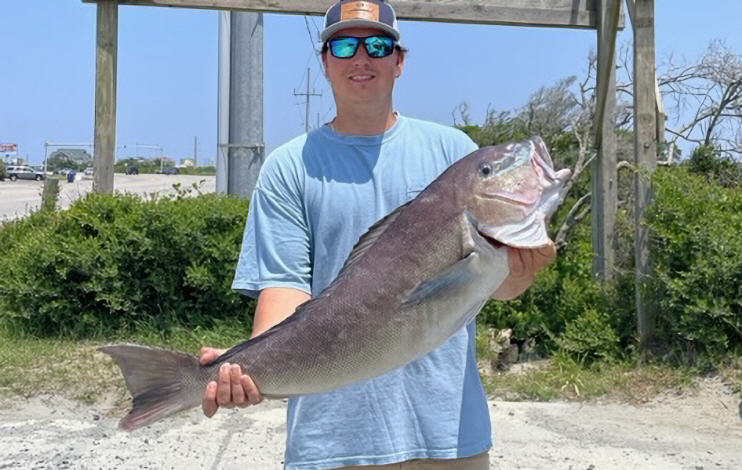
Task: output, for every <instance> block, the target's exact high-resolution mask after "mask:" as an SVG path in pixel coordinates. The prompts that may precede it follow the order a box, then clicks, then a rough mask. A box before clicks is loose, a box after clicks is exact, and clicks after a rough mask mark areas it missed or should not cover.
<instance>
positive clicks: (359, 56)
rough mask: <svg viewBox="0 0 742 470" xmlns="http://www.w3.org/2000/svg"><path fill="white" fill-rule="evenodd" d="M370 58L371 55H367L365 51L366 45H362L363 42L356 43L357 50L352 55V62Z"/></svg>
mask: <svg viewBox="0 0 742 470" xmlns="http://www.w3.org/2000/svg"><path fill="white" fill-rule="evenodd" d="M370 60H371V56H369V55H368V52H367V51H366V47H365V46H364V45H363V43H361V44H359V45H358V50H357V51H356V55H354V56H353V61H354V62H369V61H370Z"/></svg>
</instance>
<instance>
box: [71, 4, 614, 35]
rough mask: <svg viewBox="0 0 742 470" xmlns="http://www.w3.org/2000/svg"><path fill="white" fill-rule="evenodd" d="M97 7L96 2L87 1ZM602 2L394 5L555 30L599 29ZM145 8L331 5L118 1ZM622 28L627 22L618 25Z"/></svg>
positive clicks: (408, 15) (409, 11)
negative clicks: (598, 4)
mask: <svg viewBox="0 0 742 470" xmlns="http://www.w3.org/2000/svg"><path fill="white" fill-rule="evenodd" d="M83 1H84V2H86V3H95V2H96V0H83ZM598 1H599V0H395V1H392V2H391V3H392V5H393V6H394V10H395V11H396V12H397V17H398V18H399V19H401V20H413V21H438V22H445V23H477V24H500V25H520V26H546V27H557V28H560V27H561V28H588V29H589V28H592V29H595V28H596V27H597V16H598V14H597V2H598ZM119 3H120V4H121V5H145V6H162V7H180V8H206V9H211V10H233V11H254V12H261V13H286V14H299V15H324V14H325V10H327V8H328V7H329V6H330V5H331V4H332V0H119ZM620 27H621V28H623V21H621V22H620Z"/></svg>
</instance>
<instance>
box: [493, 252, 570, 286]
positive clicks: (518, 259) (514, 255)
mask: <svg viewBox="0 0 742 470" xmlns="http://www.w3.org/2000/svg"><path fill="white" fill-rule="evenodd" d="M507 249H508V265H509V267H510V275H508V277H506V278H505V280H504V281H503V283H502V284H500V287H498V288H497V290H496V291H495V293H494V294H492V298H493V299H495V300H512V299H514V298H516V297H518V296H519V295H520V294H522V293H523V292H525V291H526V289H528V288H529V287H530V286H531V284H533V281H534V279H536V274H538V272H539V271H541V270H542V269H544V268H545V267H546V266H548V265H549V264H550V263H551V262H552V261H554V258H556V247H555V246H554V243H552V242H551V241H550V242H549V244H548V245H546V246H545V247H542V248H536V249H533V250H529V249H524V248H512V247H507Z"/></svg>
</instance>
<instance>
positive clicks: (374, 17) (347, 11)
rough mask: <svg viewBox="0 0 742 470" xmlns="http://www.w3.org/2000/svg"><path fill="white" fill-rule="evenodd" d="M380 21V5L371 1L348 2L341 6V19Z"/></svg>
mask: <svg viewBox="0 0 742 470" xmlns="http://www.w3.org/2000/svg"><path fill="white" fill-rule="evenodd" d="M345 20H371V21H379V5H378V4H376V3H371V2H362V1H360V2H348V3H343V4H342V5H341V6H340V21H345Z"/></svg>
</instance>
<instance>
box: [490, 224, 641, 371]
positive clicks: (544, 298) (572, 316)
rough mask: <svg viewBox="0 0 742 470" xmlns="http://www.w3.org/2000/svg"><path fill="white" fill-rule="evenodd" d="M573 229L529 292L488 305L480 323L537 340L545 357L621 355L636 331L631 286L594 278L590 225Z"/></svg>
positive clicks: (517, 338) (521, 339) (606, 356)
mask: <svg viewBox="0 0 742 470" xmlns="http://www.w3.org/2000/svg"><path fill="white" fill-rule="evenodd" d="M573 230H574V231H573V233H572V236H571V238H570V240H571V241H570V242H569V245H568V246H567V248H566V250H564V251H563V252H560V253H559V255H558V256H557V259H556V261H555V262H554V263H553V264H552V265H550V266H549V267H548V268H546V269H545V270H544V271H543V272H541V273H540V274H539V276H538V278H537V279H536V282H535V283H534V284H533V286H532V287H531V288H530V289H528V290H527V291H526V292H525V293H524V294H523V295H522V296H520V297H519V298H517V299H515V300H511V301H508V302H500V301H490V302H488V303H487V304H486V305H485V307H484V309H483V310H482V313H480V315H479V321H480V322H482V323H484V324H486V325H488V326H493V327H495V328H512V330H513V337H514V338H515V339H516V340H517V341H518V342H521V341H525V340H526V339H530V338H533V339H535V340H536V343H537V346H538V349H539V352H540V353H541V354H543V355H550V354H553V353H554V352H556V351H558V350H564V351H565V353H566V354H570V355H573V356H574V357H575V358H576V359H584V360H588V361H589V360H593V359H597V358H608V357H619V356H621V355H622V354H623V351H627V350H628V348H629V347H630V346H631V341H632V335H633V327H634V320H633V303H632V302H626V300H625V299H624V298H623V297H624V296H625V295H626V293H625V289H626V287H627V286H626V284H625V282H623V281H622V278H619V281H617V282H616V284H615V285H614V286H603V285H601V284H600V283H599V282H597V281H596V280H594V279H593V278H592V276H591V267H592V249H591V241H590V224H589V221H584V222H582V223H581V224H580V225H578V226H576V227H575V228H574V229H573ZM630 295H632V296H633V291H631V292H630ZM598 320H599V321H598ZM577 328H580V329H579V330H577ZM564 335H566V336H564ZM580 335H582V337H581V336H580ZM578 344H579V345H580V346H579V347H578Z"/></svg>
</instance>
